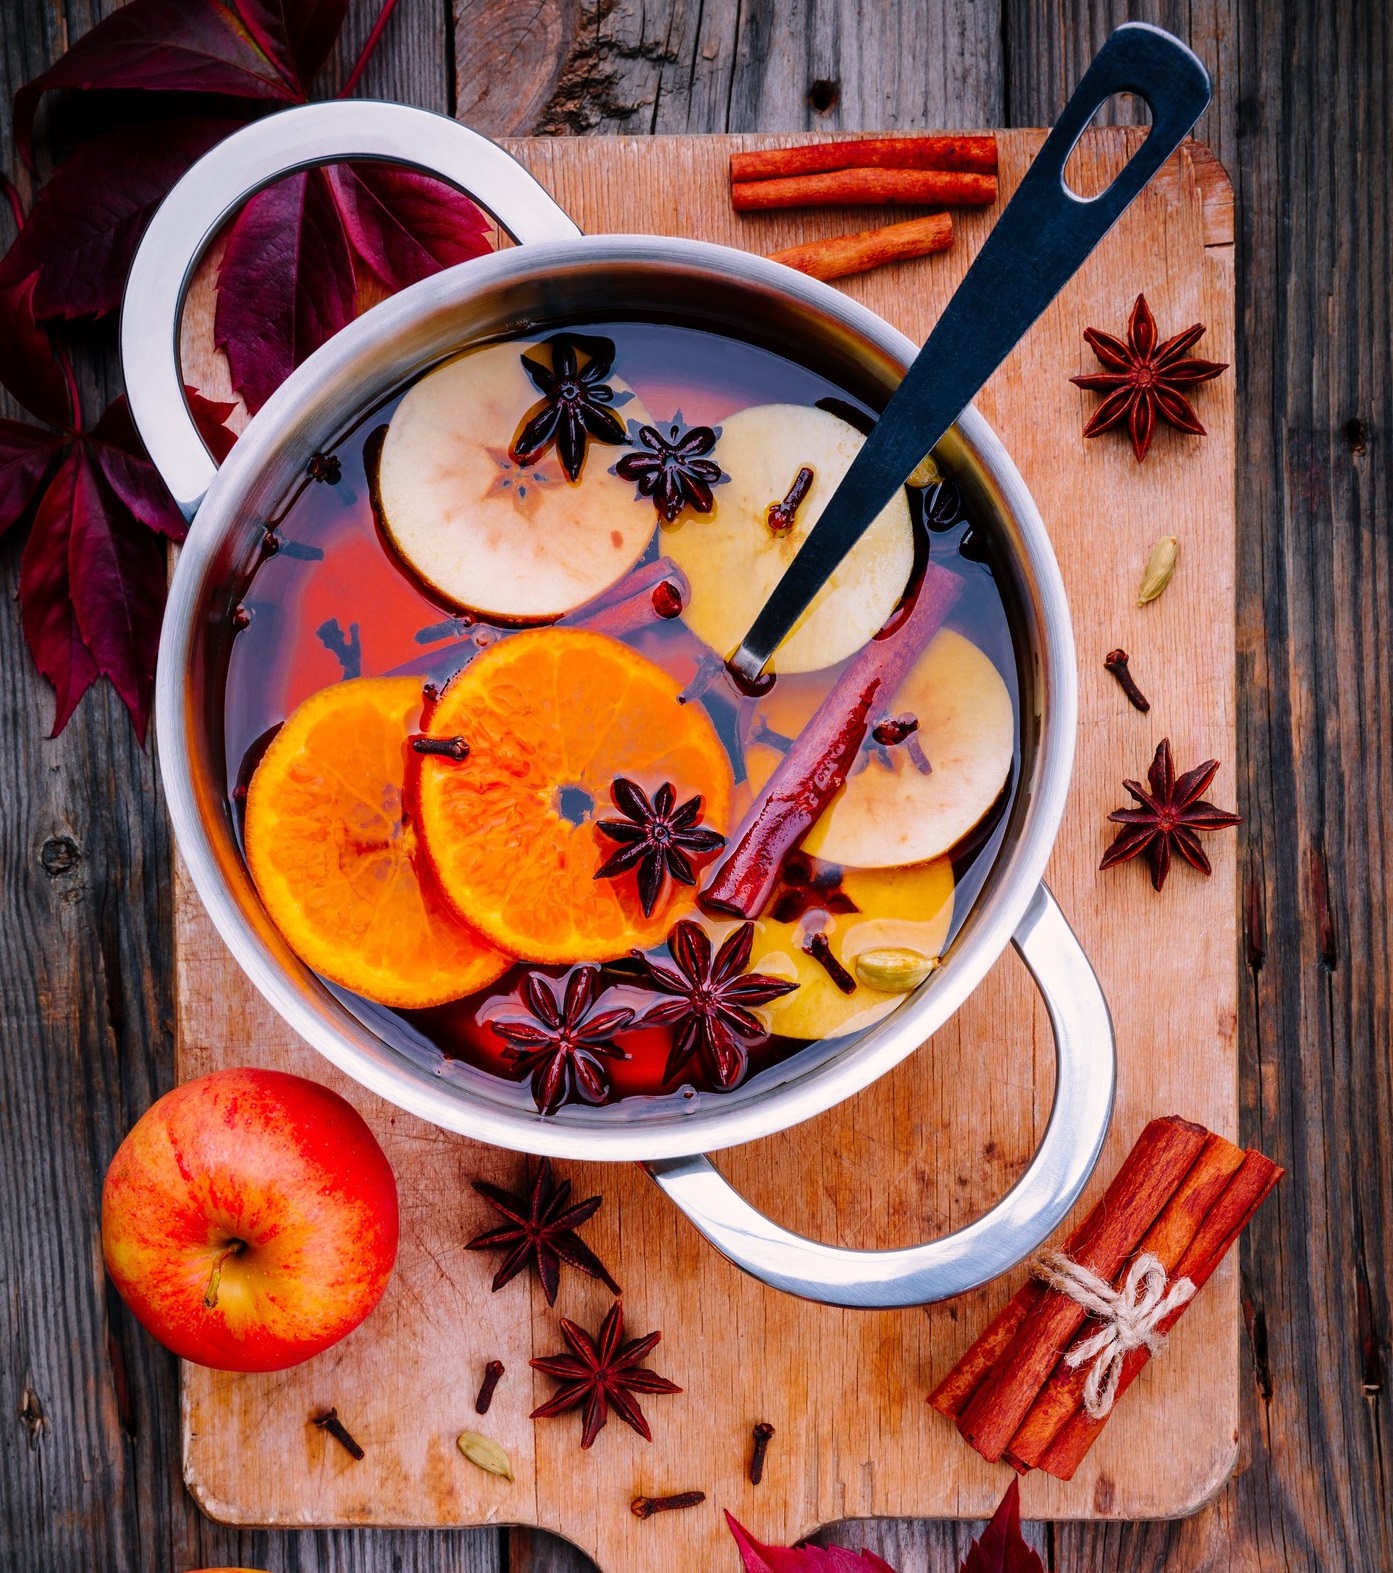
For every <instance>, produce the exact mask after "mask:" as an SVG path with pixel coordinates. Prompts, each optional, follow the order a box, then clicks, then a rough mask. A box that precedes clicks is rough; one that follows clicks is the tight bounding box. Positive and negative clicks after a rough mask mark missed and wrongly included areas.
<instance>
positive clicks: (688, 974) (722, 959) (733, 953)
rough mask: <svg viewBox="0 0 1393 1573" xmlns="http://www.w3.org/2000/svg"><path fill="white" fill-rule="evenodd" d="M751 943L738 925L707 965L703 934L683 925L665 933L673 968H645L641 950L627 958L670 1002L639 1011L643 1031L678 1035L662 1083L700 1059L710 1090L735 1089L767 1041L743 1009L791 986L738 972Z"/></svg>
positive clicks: (751, 931) (750, 934)
mask: <svg viewBox="0 0 1393 1573" xmlns="http://www.w3.org/2000/svg"><path fill="white" fill-rule="evenodd" d="M754 937H755V926H754V924H753V923H742V924H741V925H740V926H739V927H738V928H735V929H732V930H731V932H730V933H729V934H727V935H726V937H725V939H724V941H723V942H722V944H721V948H720V949H719V950H718V951H717V952H716V956H715V959H714V961H713V960H712V956H711V941H710V940H709V939H708V938H707V937H706V932H705V930H704V929H703V928H702V927H701V925H700V924H698V923H693V922H692V921H691V920H690V919H688V918H683V919H682V920H681V921H680V922H678V923H674V924H673V926H672V928H671V929H670V930H669V931H668V937H667V946H668V950H669V951H670V952H671V953H672V959H673V962H674V964H675V966H674V967H665V966H663V965H661V964H660V963H659V962H656V961H651V960H650V959H649V958H648V957H647V956H645V955H644V953H643V952H642V951H641V950H635V951H633V952H631V954H632V955H633V956H634V958H635V959H636V960H637V961H638V963H639V965H640V966H641V967H642V968H643V969H644V971H645V972H646V973H647V975H648V976H647V983H648V987H649V988H651V989H653V990H654V991H655V992H656V993H658V994H666V995H670V996H671V998H669V999H664V1000H660V1001H659V1002H658V1003H657V1004H656V1005H654V1006H652V1007H651V1008H650V1009H649V1010H646V1011H645V1012H644V1013H643V1016H642V1018H641V1022H642V1025H643V1026H645V1027H680V1028H681V1030H680V1031H679V1032H678V1033H677V1035H676V1037H675V1038H674V1039H673V1044H672V1050H671V1052H670V1053H669V1055H668V1062H667V1069H666V1070H665V1071H664V1072H663V1079H664V1080H666V1079H667V1078H668V1077H670V1076H672V1075H673V1074H674V1073H675V1072H677V1071H678V1070H680V1069H681V1067H682V1066H683V1065H685V1064H686V1063H687V1061H688V1060H690V1059H691V1057H692V1055H693V1054H694V1053H696V1052H700V1053H701V1055H702V1056H703V1057H704V1058H705V1060H706V1062H707V1065H708V1067H709V1068H710V1070H711V1073H712V1075H713V1076H714V1077H715V1079H716V1084H717V1086H719V1087H723V1088H727V1089H729V1088H731V1087H734V1086H735V1085H736V1084H737V1083H738V1082H739V1080H740V1078H741V1077H742V1076H743V1075H744V1074H745V1067H746V1065H747V1064H748V1062H749V1051H750V1049H751V1048H753V1047H754V1046H755V1045H756V1044H759V1043H763V1041H764V1040H765V1039H766V1038H767V1037H768V1036H769V1033H768V1030H767V1029H766V1028H765V1026H764V1023H763V1022H762V1021H760V1019H759V1017H758V1016H756V1015H755V1014H754V1013H753V1011H752V1010H751V1008H750V1007H751V1006H754V1005H767V1004H768V1003H769V1002H770V1001H771V1000H776V999H780V998H782V996H783V995H785V994H791V993H792V992H793V990H794V989H796V988H797V987H798V985H797V984H796V983H791V982H789V981H788V980H786V979H784V978H771V977H766V976H765V975H764V974H763V973H762V972H746V971H745V968H746V967H747V966H748V965H749V962H750V951H751V949H752V948H753V946H754Z"/></svg>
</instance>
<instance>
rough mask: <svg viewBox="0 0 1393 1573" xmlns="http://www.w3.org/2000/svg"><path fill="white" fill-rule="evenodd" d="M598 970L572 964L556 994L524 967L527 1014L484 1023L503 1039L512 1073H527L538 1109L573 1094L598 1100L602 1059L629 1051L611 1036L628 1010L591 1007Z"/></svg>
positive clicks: (604, 1083) (550, 1109)
mask: <svg viewBox="0 0 1393 1573" xmlns="http://www.w3.org/2000/svg"><path fill="white" fill-rule="evenodd" d="M599 975H600V969H599V968H598V967H577V968H576V969H575V971H574V972H572V973H571V975H570V977H569V978H567V980H566V988H565V991H564V993H562V994H560V995H559V996H558V995H557V994H554V993H553V992H552V987H551V984H550V983H549V982H548V981H547V979H546V978H544V977H543V976H542V974H541V973H538V972H529V973H528V974H527V976H526V977H525V978H524V979H523V984H522V990H523V995H524V997H525V999H526V1003H527V1008H528V1010H529V1011H531V1013H532V1020H531V1021H512V1020H509V1019H507V1018H504V1019H502V1020H499V1021H492V1022H490V1023H489V1026H490V1027H491V1028H492V1029H493V1031H494V1032H495V1033H496V1034H497V1035H498V1036H499V1037H500V1038H506V1039H507V1042H508V1047H507V1049H506V1050H505V1051H504V1053H505V1054H506V1055H507V1057H508V1059H509V1060H510V1061H511V1062H512V1064H513V1067H514V1070H515V1071H516V1073H517V1076H518V1079H519V1080H521V1079H522V1078H523V1077H524V1076H526V1075H529V1074H530V1075H531V1077H532V1096H533V1098H535V1099H536V1101H537V1107H538V1109H539V1110H540V1111H541V1112H542V1113H543V1114H554V1113H555V1112H556V1110H557V1109H559V1108H560V1107H561V1105H562V1104H563V1103H567V1102H570V1101H571V1100H572V1099H573V1098H576V1097H579V1098H581V1099H582V1100H584V1102H586V1103H603V1102H604V1101H605V1098H606V1096H607V1095H608V1093H609V1077H608V1075H607V1074H606V1072H605V1068H604V1065H603V1064H602V1063H601V1062H602V1060H606V1059H610V1060H627V1059H628V1057H629V1056H628V1055H627V1054H626V1053H625V1052H624V1050H623V1049H621V1048H619V1047H617V1046H616V1044H615V1042H614V1037H615V1034H616V1033H619V1032H622V1031H623V1030H624V1028H625V1027H627V1026H628V1025H629V1023H630V1022H631V1021H632V1020H633V1019H634V1012H633V1011H632V1010H627V1009H625V1010H602V1011H598V1012H595V1013H593V1014H592V1012H591V1006H592V1005H593V1004H594V1003H595V980H596V979H597V978H598V977H599Z"/></svg>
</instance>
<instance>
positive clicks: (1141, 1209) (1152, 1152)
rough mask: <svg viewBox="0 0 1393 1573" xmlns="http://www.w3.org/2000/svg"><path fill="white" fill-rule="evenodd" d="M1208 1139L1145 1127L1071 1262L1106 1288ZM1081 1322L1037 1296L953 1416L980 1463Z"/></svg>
mask: <svg viewBox="0 0 1393 1573" xmlns="http://www.w3.org/2000/svg"><path fill="white" fill-rule="evenodd" d="M1208 1135H1209V1132H1208V1131H1207V1130H1205V1128H1204V1126H1202V1125H1196V1124H1193V1123H1192V1122H1191V1121H1189V1120H1182V1119H1180V1118H1179V1117H1178V1116H1176V1115H1171V1116H1169V1117H1168V1118H1165V1119H1160V1120H1152V1122H1151V1123H1150V1124H1149V1125H1148V1126H1147V1127H1146V1129H1145V1130H1144V1131H1143V1132H1142V1134H1141V1136H1140V1138H1139V1139H1138V1141H1137V1144H1136V1146H1135V1147H1133V1148H1132V1151H1131V1152H1130V1153H1129V1154H1128V1156H1127V1159H1126V1161H1125V1162H1124V1163H1123V1165H1122V1167H1121V1168H1120V1169H1119V1170H1118V1172H1117V1175H1116V1177H1115V1178H1114V1180H1113V1182H1112V1184H1111V1185H1110V1186H1109V1187H1108V1189H1107V1193H1106V1194H1105V1195H1104V1197H1103V1200H1102V1202H1101V1203H1100V1204H1099V1206H1098V1207H1097V1208H1095V1209H1094V1213H1093V1214H1091V1215H1090V1218H1089V1223H1090V1224H1093V1225H1094V1226H1093V1227H1092V1228H1089V1229H1087V1230H1086V1231H1080V1233H1081V1234H1082V1235H1084V1237H1083V1238H1081V1239H1078V1240H1076V1242H1075V1244H1074V1248H1073V1250H1072V1251H1071V1252H1070V1255H1071V1256H1072V1258H1073V1260H1074V1261H1076V1262H1079V1263H1080V1264H1081V1265H1083V1266H1084V1267H1087V1268H1088V1269H1089V1270H1090V1271H1091V1272H1094V1273H1096V1274H1097V1275H1098V1276H1099V1277H1100V1278H1106V1279H1107V1280H1108V1281H1109V1282H1111V1281H1112V1280H1113V1278H1114V1277H1115V1276H1116V1274H1117V1271H1118V1269H1119V1268H1120V1267H1121V1266H1122V1264H1123V1263H1124V1262H1125V1261H1126V1260H1127V1259H1128V1257H1130V1256H1131V1255H1132V1253H1133V1252H1134V1251H1135V1250H1136V1248H1137V1246H1138V1245H1139V1244H1140V1242H1141V1239H1142V1237H1143V1236H1144V1235H1145V1234H1146V1232H1147V1230H1148V1229H1149V1228H1150V1227H1151V1225H1152V1224H1153V1223H1154V1222H1155V1220H1156V1218H1157V1216H1158V1215H1159V1214H1160V1212H1161V1210H1162V1208H1163V1207H1165V1205H1166V1203H1167V1202H1168V1201H1169V1200H1170V1198H1171V1196H1172V1195H1173V1194H1174V1192H1175V1190H1176V1188H1177V1187H1178V1186H1179V1184H1180V1182H1181V1181H1182V1180H1183V1179H1184V1178H1185V1175H1186V1174H1187V1173H1188V1172H1189V1170H1190V1168H1191V1167H1192V1165H1193V1164H1194V1162H1195V1160H1196V1158H1198V1157H1199V1154H1200V1151H1201V1149H1202V1148H1203V1146H1204V1144H1205V1141H1206V1139H1207V1138H1208ZM1095 1219H1096V1224H1095V1222H1094V1220H1095ZM1086 1315H1087V1312H1086V1311H1085V1310H1084V1308H1083V1307H1082V1306H1081V1305H1079V1304H1078V1302H1077V1301H1075V1300H1071V1299H1070V1298H1069V1297H1068V1296H1067V1295H1063V1294H1060V1293H1058V1292H1056V1291H1054V1290H1046V1292H1045V1293H1044V1294H1043V1295H1041V1297H1040V1299H1039V1301H1038V1302H1037V1303H1036V1306H1035V1308H1034V1310H1033V1311H1031V1313H1030V1314H1029V1315H1028V1316H1027V1317H1026V1318H1025V1320H1024V1321H1023V1322H1022V1323H1021V1326H1020V1328H1019V1329H1018V1331H1017V1333H1016V1336H1015V1337H1014V1338H1013V1339H1012V1340H1011V1343H1010V1344H1009V1346H1008V1347H1007V1349H1006V1351H1005V1353H1004V1354H1003V1355H1002V1356H1001V1358H1000V1359H999V1360H998V1361H997V1363H996V1365H995V1367H994V1369H993V1370H992V1373H991V1375H990V1376H989V1377H988V1378H987V1380H986V1381H985V1382H983V1383H982V1385H981V1387H979V1388H978V1389H977V1392H976V1393H975V1394H974V1395H973V1397H972V1400H971V1402H970V1403H969V1404H968V1406H967V1408H966V1409H965V1410H964V1411H963V1413H962V1414H961V1416H959V1419H958V1430H959V1431H961V1432H962V1434H963V1436H964V1437H965V1438H966V1439H967V1440H968V1441H969V1442H970V1443H971V1444H972V1446H973V1447H974V1448H976V1449H977V1451H978V1452H979V1453H980V1454H981V1455H982V1457H983V1458H985V1459H987V1460H988V1461H989V1462H991V1463H995V1462H996V1461H997V1460H998V1459H999V1458H1000V1457H1001V1455H1002V1454H1003V1453H1004V1452H1005V1451H1006V1449H1007V1447H1008V1446H1010V1443H1011V1439H1012V1437H1014V1436H1015V1434H1016V1432H1017V1431H1018V1430H1019V1429H1020V1424H1021V1421H1022V1420H1024V1419H1025V1417H1026V1415H1027V1413H1028V1412H1029V1410H1030V1406H1031V1405H1032V1404H1033V1403H1034V1401H1035V1398H1036V1395H1037V1394H1038V1393H1039V1391H1040V1389H1041V1388H1042V1387H1043V1386H1044V1384H1045V1381H1046V1379H1047V1378H1048V1377H1049V1374H1050V1372H1051V1371H1052V1370H1053V1369H1054V1367H1055V1364H1056V1362H1057V1361H1058V1359H1059V1357H1060V1355H1062V1354H1063V1353H1064V1350H1065V1348H1066V1347H1067V1346H1068V1345H1069V1343H1070V1342H1071V1341H1072V1340H1073V1337H1074V1334H1075V1333H1077V1332H1078V1330H1079V1328H1080V1326H1081V1325H1082V1323H1083V1320H1084V1317H1085V1316H1086Z"/></svg>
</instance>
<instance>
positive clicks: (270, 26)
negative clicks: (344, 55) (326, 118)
mask: <svg viewBox="0 0 1393 1573" xmlns="http://www.w3.org/2000/svg"><path fill="white" fill-rule="evenodd" d="M233 4H234V5H235V7H236V10H237V14H238V16H239V17H241V19H242V22H243V24H244V25H245V27H246V29H247V31H248V32H249V33H250V34H251V35H252V37H253V38H254V39H255V40H256V42H257V44H258V45H259V46H260V48H261V50H262V52H263V53H264V54H266V55H267V56H268V57H269V58H270V59H272V60H274V61H275V62H276V64H277V65H278V66H279V67H280V68H281V70H282V71H283V72H284V73H285V74H286V76H287V77H289V78H290V79H292V80H293V81H295V82H296V83H297V85H298V86H299V88H300V91H301V93H302V94H303V93H304V90H305V89H306V88H307V87H308V86H309V84H310V82H311V81H312V80H313V79H314V76H315V73H316V72H317V71H318V70H319V68H320V66H322V65H323V64H324V62H325V60H326V59H327V58H328V55H329V51H330V50H331V49H332V48H333V47H334V40H335V39H336V38H337V37H338V36H339V31H340V29H341V28H342V27H343V19H344V17H345V16H346V15H347V14H348V0H233Z"/></svg>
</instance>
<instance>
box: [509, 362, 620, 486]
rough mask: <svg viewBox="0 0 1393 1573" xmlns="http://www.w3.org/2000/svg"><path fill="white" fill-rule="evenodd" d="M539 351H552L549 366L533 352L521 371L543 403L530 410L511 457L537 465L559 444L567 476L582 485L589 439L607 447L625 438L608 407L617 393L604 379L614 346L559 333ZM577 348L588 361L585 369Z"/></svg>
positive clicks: (614, 415) (610, 364)
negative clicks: (582, 471)
mask: <svg viewBox="0 0 1393 1573" xmlns="http://www.w3.org/2000/svg"><path fill="white" fill-rule="evenodd" d="M541 347H542V348H543V349H545V350H547V351H548V352H549V353H550V356H551V366H550V368H548V367H546V366H544V365H542V364H541V362H540V361H537V360H534V359H533V358H532V354H530V353H529V354H527V355H524V356H523V357H522V369H523V370H524V371H525V372H526V373H527V375H528V376H529V377H530V378H531V379H532V382H533V385H534V386H535V387H536V389H537V391H538V392H539V393H540V394H541V395H542V401H541V403H540V404H537V405H534V406H533V408H532V409H530V410H529V411H528V412H527V418H526V419H525V420H524V421H523V424H522V430H521V431H519V432H518V434H517V437H516V438H515V439H514V442H513V446H512V450H511V451H512V455H513V457H514V458H515V459H516V460H517V462H518V463H519V464H533V463H535V462H536V461H537V460H538V459H540V458H541V456H542V455H543V454H544V453H545V452H546V451H547V449H548V448H550V447H551V446H552V444H553V443H555V445H556V451H557V454H558V455H559V456H560V459H561V463H562V466H563V468H564V469H565V471H566V474H567V475H569V476H570V478H571V479H572V480H573V481H578V480H579V479H580V467H581V465H582V464H583V463H584V462H585V444H586V438H587V437H593V438H594V439H595V440H596V442H607V443H621V442H623V441H624V438H625V431H624V423H623V422H622V421H621V420H620V419H619V417H618V416H617V415H616V414H615V413H614V411H613V410H611V409H610V408H609V406H610V405H611V404H613V403H614V402H615V396H614V389H613V388H611V387H610V385H609V384H608V383H607V382H606V381H605V380H604V379H605V378H606V376H608V375H609V369H610V367H611V366H613V365H614V343H613V341H612V340H610V339H599V338H589V337H581V336H580V335H575V336H573V335H571V334H567V333H558V334H557V335H556V337H555V338H551V339H548V340H547V341H546V343H545V344H544V345H542V346H541ZM578 347H579V349H580V350H581V351H582V352H583V353H584V354H586V355H587V356H588V357H589V359H588V360H587V361H586V363H585V365H584V366H583V367H582V366H581V365H580V362H579V359H578V357H577V354H576V350H577V348H578Z"/></svg>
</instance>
